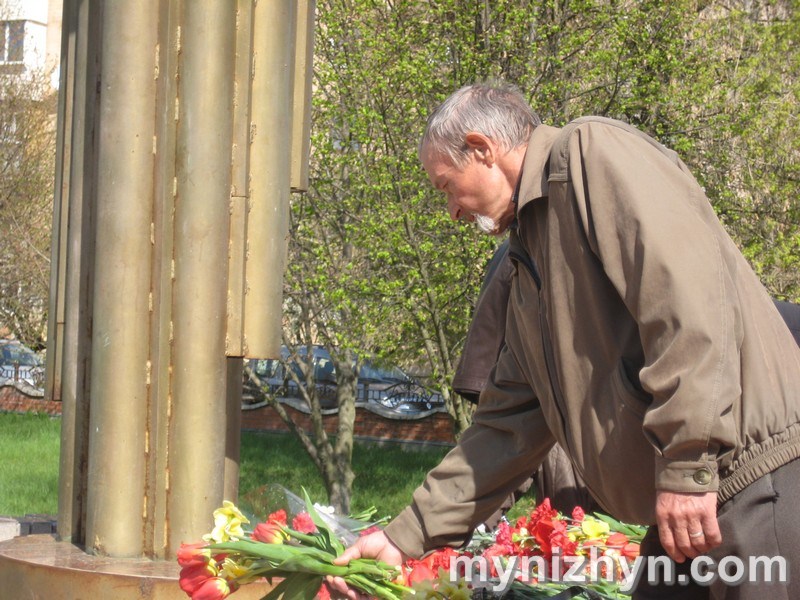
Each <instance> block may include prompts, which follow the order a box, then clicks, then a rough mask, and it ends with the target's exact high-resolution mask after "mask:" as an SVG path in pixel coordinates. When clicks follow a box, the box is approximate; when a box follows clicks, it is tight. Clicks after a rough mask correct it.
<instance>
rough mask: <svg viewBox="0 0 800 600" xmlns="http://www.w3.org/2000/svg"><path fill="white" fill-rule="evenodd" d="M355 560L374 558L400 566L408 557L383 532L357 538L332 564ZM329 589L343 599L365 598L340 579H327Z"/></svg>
mask: <svg viewBox="0 0 800 600" xmlns="http://www.w3.org/2000/svg"><path fill="white" fill-rule="evenodd" d="M356 558H374V559H377V560H380V561H383V562H385V563H388V564H390V565H395V566H398V567H399V566H400V565H402V564H403V563H404V562H405V561H406V560H407V559H408V557H407V556H406V555H405V554H403V553H402V552H401V551H400V549H399V548H398V547H397V546H395V545H394V544H393V543H392V542H391V540H389V538H388V537H386V534H385V533H383V531H376V532H375V533H371V534H369V535H365V536H364V537H360V538H358V540H356V543H355V544H353V545H352V546H350V547H349V548H348V549H347V550H345V551H344V552H342V555H341V556H339V557H337V558H336V559H335V560H334V561H333V563H334V564H336V565H346V564H347V563H349V562H350V561H351V560H353V559H356ZM327 581H328V585H329V586H330V588H331V589H332V590H333V591H335V592H338V593H339V594H341V596H342V597H344V598H349V599H351V600H361V599H365V598H367V596H362V595H360V594H358V593H357V592H356V591H355V590H352V589H350V588H349V587H347V583H346V582H345V580H344V579H342V578H341V577H328V578H327Z"/></svg>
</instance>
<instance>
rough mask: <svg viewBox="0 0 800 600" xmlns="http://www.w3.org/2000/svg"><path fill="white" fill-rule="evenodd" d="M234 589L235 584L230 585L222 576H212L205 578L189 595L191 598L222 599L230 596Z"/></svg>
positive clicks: (199, 599)
mask: <svg viewBox="0 0 800 600" xmlns="http://www.w3.org/2000/svg"><path fill="white" fill-rule="evenodd" d="M235 589H236V588H235V586H234V587H232V586H231V585H230V584H229V583H228V582H227V581H226V580H225V579H223V578H222V577H212V578H210V579H206V581H205V582H203V584H202V585H201V586H200V587H199V588H197V590H196V591H195V592H194V593H193V594H191V597H192V600H222V599H223V598H227V597H228V596H230V595H231V592H233V591H234V590H235Z"/></svg>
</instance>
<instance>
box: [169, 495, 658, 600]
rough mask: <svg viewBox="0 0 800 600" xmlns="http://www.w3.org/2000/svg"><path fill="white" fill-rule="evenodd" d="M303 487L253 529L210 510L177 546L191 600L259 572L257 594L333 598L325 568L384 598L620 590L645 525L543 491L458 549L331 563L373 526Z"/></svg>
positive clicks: (221, 592) (228, 589)
mask: <svg viewBox="0 0 800 600" xmlns="http://www.w3.org/2000/svg"><path fill="white" fill-rule="evenodd" d="M303 493H304V496H305V498H304V501H303V506H302V507H301V509H300V510H297V511H296V514H294V515H293V516H290V515H289V514H287V512H286V510H285V509H280V510H277V511H275V512H272V513H270V514H269V516H268V517H267V518H266V520H265V521H264V522H261V523H258V524H257V525H256V526H255V527H254V528H253V529H252V530H246V529H245V526H248V525H249V524H250V521H249V519H248V518H247V517H245V516H244V514H243V513H242V512H241V511H240V510H239V509H238V508H237V507H236V506H234V505H233V504H232V503H231V502H227V501H226V502H225V503H224V504H223V506H222V507H221V508H219V509H217V510H216V511H214V528H213V530H212V531H211V533H209V534H207V535H206V536H204V541H202V542H198V543H193V544H183V545H182V546H181V548H180V550H179V552H178V563H179V564H180V565H181V567H182V568H181V574H180V585H181V589H183V590H184V591H185V592H186V593H187V594H188V595H189V596H190V597H191V598H192V600H222V599H223V598H226V597H227V596H228V595H230V594H231V593H233V592H234V591H236V589H238V587H239V586H241V585H246V584H248V583H251V582H254V581H257V580H260V579H262V578H266V580H267V581H269V582H270V583H273V584H274V587H273V588H272V589H271V591H270V592H269V593H268V594H267V595H266V596H264V598H263V599H262V600H278V599H280V598H286V599H296V598H299V599H304V600H313V599H314V598H321V599H323V600H324V599H325V598H329V597H330V591H329V590H328V588H327V584H326V583H325V577H326V576H329V575H331V576H337V577H342V578H344V580H345V581H347V583H348V585H349V586H351V587H353V588H355V589H357V590H359V591H360V592H361V593H363V594H365V595H368V596H370V597H372V598H379V599H385V600H402V599H417V600H419V599H421V598H423V599H439V598H441V599H445V598H447V599H454V600H459V599H461V600H467V599H469V598H503V599H506V600H511V599H514V598H517V599H529V598H534V599H535V598H551V599H552V598H558V599H559V600H561V599H566V598H586V599H589V600H599V599H608V598H621V597H624V595H625V594H626V593H627V590H626V588H625V582H626V580H627V579H628V578H629V576H630V569H629V568H628V561H629V560H635V559H636V557H637V556H638V553H639V543H640V542H641V539H642V537H643V536H644V533H645V531H646V530H645V528H644V527H640V526H635V525H627V524H625V523H621V522H619V521H616V520H614V519H611V518H610V517H607V516H604V515H599V514H595V515H585V514H584V512H583V510H581V509H580V508H576V509H575V510H574V511H573V513H572V515H571V516H570V517H566V516H564V515H562V514H561V513H559V512H557V511H556V510H554V509H553V508H552V507H551V506H550V502H549V500H547V499H545V500H544V501H543V502H542V503H541V504H540V505H539V506H537V507H536V508H535V509H534V510H533V511H532V512H531V513H530V514H528V515H526V516H523V517H520V518H519V519H517V520H516V522H515V523H514V524H513V525H512V524H511V523H508V522H501V524H500V525H499V526H498V528H497V529H496V530H495V531H494V532H491V533H484V534H476V535H475V536H474V538H473V540H472V542H471V543H470V544H469V545H468V546H467V547H466V548H465V549H462V550H454V549H452V548H446V549H441V550H437V551H435V552H432V553H430V554H428V555H427V556H425V557H424V558H423V559H421V560H409V561H408V562H407V563H406V564H404V565H402V567H395V566H393V565H388V564H386V563H382V562H380V561H377V560H372V559H357V560H353V561H351V562H350V563H349V564H347V565H335V564H333V560H334V559H335V558H336V557H337V556H339V554H341V552H343V550H344V548H345V544H349V543H351V542H352V540H353V539H355V535H358V532H357V531H355V530H357V529H361V530H363V531H362V532H361V533H368V532H369V531H370V530H372V529H374V528H375V526H374V525H372V526H371V527H370V525H369V524H368V523H364V522H363V521H360V520H358V521H349V522H347V521H345V520H343V519H336V518H332V517H331V516H330V515H328V514H326V512H325V511H324V510H323V509H321V508H320V507H318V506H317V505H314V504H313V503H312V502H311V500H310V499H309V497H308V495H307V494H306V493H305V491H304V492H303ZM290 518H291V520H290ZM343 522H347V526H346V527H342V523H343ZM354 523H356V524H358V526H355V527H354V526H353V524H354ZM343 531H344V532H346V534H345V535H343V533H342V532H343ZM347 534H349V535H347Z"/></svg>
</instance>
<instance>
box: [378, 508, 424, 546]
mask: <svg viewBox="0 0 800 600" xmlns="http://www.w3.org/2000/svg"><path fill="white" fill-rule="evenodd" d="M383 532H384V533H385V534H386V537H388V538H389V541H391V542H392V543H393V544H394V545H395V546H397V547H398V548H399V549H400V551H401V552H402V553H403V554H405V555H406V556H409V557H411V558H421V557H422V555H423V554H425V534H424V533H423V530H422V524H421V523H420V521H419V519H418V518H417V515H416V513H415V511H414V509H413V508H412V507H411V506H408V507H406V508H405V509H403V511H402V512H401V513H400V514H399V515H397V516H396V517H395V518H394V519H392V521H391V522H390V523H389V524H388V525H387V526H386V527H385V528H384V530H383Z"/></svg>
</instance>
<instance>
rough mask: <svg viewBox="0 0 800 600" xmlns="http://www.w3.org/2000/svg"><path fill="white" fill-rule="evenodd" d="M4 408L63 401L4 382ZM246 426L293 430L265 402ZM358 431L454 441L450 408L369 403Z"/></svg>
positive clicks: (28, 408) (303, 417)
mask: <svg viewBox="0 0 800 600" xmlns="http://www.w3.org/2000/svg"><path fill="white" fill-rule="evenodd" d="M283 406H284V408H285V409H286V411H287V412H288V413H289V415H290V416H291V417H292V420H293V421H294V422H295V423H296V424H297V425H298V427H300V428H302V429H304V430H306V431H311V418H310V416H309V415H308V414H306V413H304V412H302V411H301V410H298V409H297V408H294V407H293V406H292V405H291V404H284V405H283ZM0 412H18V413H29V412H35V413H47V414H49V415H60V414H61V402H53V401H50V400H44V399H43V398H42V394H41V391H38V392H37V391H36V390H33V389H30V388H26V387H24V386H19V387H17V386H16V385H15V384H13V383H8V384H4V385H0ZM323 423H324V425H325V430H326V431H327V432H328V433H335V432H336V429H337V427H338V425H339V417H338V415H337V414H336V413H335V412H333V413H332V414H326V415H324V416H323ZM242 429H245V430H251V431H271V432H281V431H289V428H288V427H287V426H286V424H285V423H284V422H283V421H282V420H281V418H280V416H278V413H277V412H275V409H273V408H272V407H270V406H268V405H265V406H260V407H257V408H246V409H245V410H242ZM355 435H356V436H357V437H358V438H362V439H367V440H373V441H387V442H389V441H394V442H411V443H419V444H431V445H452V444H454V443H455V438H454V436H453V421H452V419H451V418H450V415H448V414H447V413H446V412H443V411H441V412H432V413H430V414H426V415H424V416H421V415H392V418H389V417H387V416H385V415H382V414H379V413H377V412H375V411H373V410H370V409H368V408H365V407H357V408H356V422H355Z"/></svg>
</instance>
